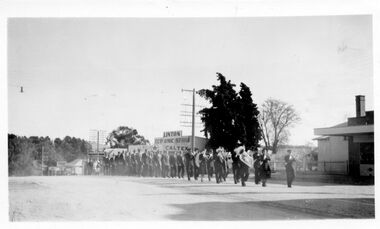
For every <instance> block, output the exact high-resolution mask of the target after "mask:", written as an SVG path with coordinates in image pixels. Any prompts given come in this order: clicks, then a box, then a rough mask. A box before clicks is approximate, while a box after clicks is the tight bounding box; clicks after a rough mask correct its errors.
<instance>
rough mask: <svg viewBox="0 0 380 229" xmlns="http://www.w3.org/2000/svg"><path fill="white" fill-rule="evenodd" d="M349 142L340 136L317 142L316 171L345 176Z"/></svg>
mask: <svg viewBox="0 0 380 229" xmlns="http://www.w3.org/2000/svg"><path fill="white" fill-rule="evenodd" d="M348 148H349V141H348V139H347V138H346V139H345V138H344V137H342V136H330V137H329V138H328V139H324V140H318V170H319V171H323V172H326V173H339V174H347V166H348V160H349V153H348Z"/></svg>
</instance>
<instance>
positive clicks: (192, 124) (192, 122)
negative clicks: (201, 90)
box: [191, 88, 195, 153]
mask: <svg viewBox="0 0 380 229" xmlns="http://www.w3.org/2000/svg"><path fill="white" fill-rule="evenodd" d="M194 141H195V88H193V116H192V121H191V152H192V153H193V152H194Z"/></svg>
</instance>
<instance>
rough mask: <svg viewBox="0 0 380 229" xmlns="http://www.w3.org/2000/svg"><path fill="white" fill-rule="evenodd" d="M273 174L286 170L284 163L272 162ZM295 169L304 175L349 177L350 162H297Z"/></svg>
mask: <svg viewBox="0 0 380 229" xmlns="http://www.w3.org/2000/svg"><path fill="white" fill-rule="evenodd" d="M270 165H271V169H272V172H276V171H283V170H285V162H284V161H271V162H270ZM294 168H295V170H296V171H297V172H302V173H306V174H307V173H322V174H341V175H347V174H348V172H349V166H348V161H315V162H302V161H301V162H299V161H297V162H295V163H294Z"/></svg>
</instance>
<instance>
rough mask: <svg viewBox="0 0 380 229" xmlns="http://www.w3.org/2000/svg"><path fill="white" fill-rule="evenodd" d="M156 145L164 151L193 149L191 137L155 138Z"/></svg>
mask: <svg viewBox="0 0 380 229" xmlns="http://www.w3.org/2000/svg"><path fill="white" fill-rule="evenodd" d="M154 144H155V145H158V146H160V148H161V149H162V150H164V151H185V150H186V148H189V147H191V137H190V136H185V137H182V136H180V137H163V138H155V139H154Z"/></svg>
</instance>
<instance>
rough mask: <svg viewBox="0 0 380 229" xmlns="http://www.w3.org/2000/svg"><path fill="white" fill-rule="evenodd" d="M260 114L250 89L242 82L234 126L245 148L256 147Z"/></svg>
mask: <svg viewBox="0 0 380 229" xmlns="http://www.w3.org/2000/svg"><path fill="white" fill-rule="evenodd" d="M259 114H260V112H259V110H258V109H257V104H255V103H253V100H252V93H251V90H250V89H249V87H248V86H247V85H245V84H244V83H241V84H240V91H239V98H238V112H237V113H236V127H237V132H238V135H239V136H240V139H239V140H240V142H242V143H243V144H244V145H245V146H246V148H247V149H248V148H253V149H257V147H258V146H259V141H260V140H261V130H260V124H259V121H258V115H259Z"/></svg>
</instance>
